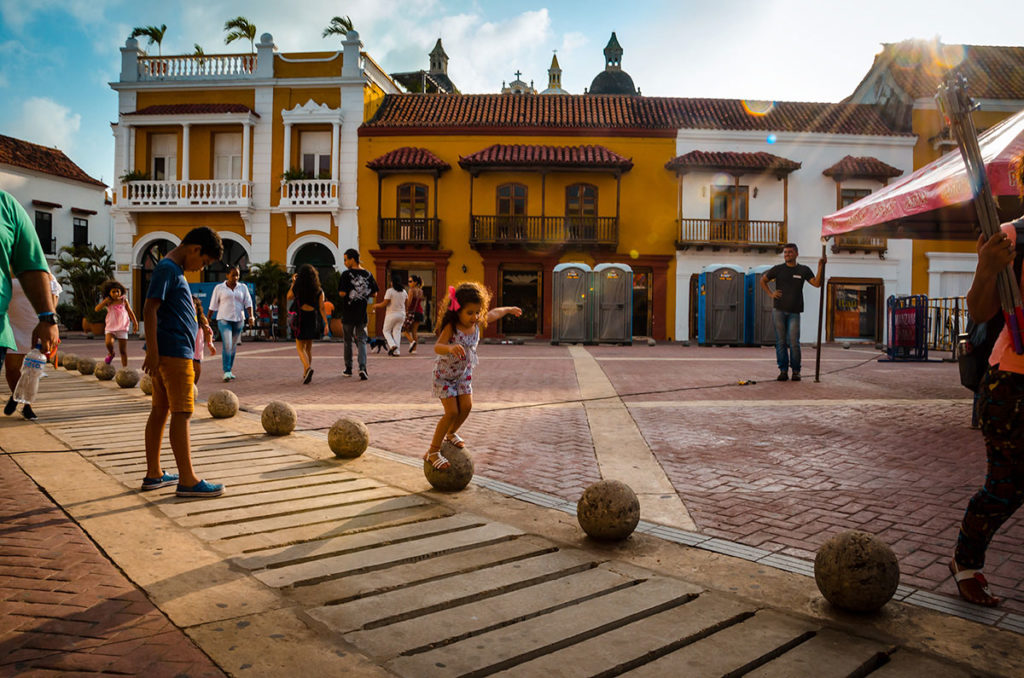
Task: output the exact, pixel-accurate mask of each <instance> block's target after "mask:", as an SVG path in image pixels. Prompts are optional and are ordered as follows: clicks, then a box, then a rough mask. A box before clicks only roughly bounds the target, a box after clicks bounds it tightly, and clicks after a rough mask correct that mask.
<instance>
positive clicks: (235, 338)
mask: <svg viewBox="0 0 1024 678" xmlns="http://www.w3.org/2000/svg"><path fill="white" fill-rule="evenodd" d="M242 325H243V322H242V321H241V320H237V321H231V320H218V321H217V329H218V330H220V341H221V349H220V364H221V367H223V368H224V371H225V372H230V371H231V368H232V367H234V364H235V349H236V348H238V342H239V341H241V340H242Z"/></svg>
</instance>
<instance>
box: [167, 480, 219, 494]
mask: <svg viewBox="0 0 1024 678" xmlns="http://www.w3.org/2000/svg"><path fill="white" fill-rule="evenodd" d="M175 494H176V495H177V496H179V497H219V496H220V495H222V494H224V486H223V485H221V484H220V483H208V482H206V481H205V480H200V481H199V482H198V483H196V484H195V485H193V486H192V487H185V486H184V485H178V491H177V492H175Z"/></svg>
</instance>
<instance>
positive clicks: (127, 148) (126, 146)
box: [118, 122, 135, 178]
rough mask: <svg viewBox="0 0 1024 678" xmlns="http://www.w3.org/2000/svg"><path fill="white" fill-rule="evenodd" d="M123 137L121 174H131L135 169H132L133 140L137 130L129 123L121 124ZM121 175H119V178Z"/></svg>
mask: <svg viewBox="0 0 1024 678" xmlns="http://www.w3.org/2000/svg"><path fill="white" fill-rule="evenodd" d="M118 127H119V128H120V132H121V133H120V134H119V136H120V137H121V172H122V173H124V172H130V171H132V170H133V169H134V168H133V167H132V139H133V138H134V136H135V130H134V128H132V126H131V125H129V124H127V123H124V122H122V123H119V124H118ZM119 177H120V174H119V175H118V178H119Z"/></svg>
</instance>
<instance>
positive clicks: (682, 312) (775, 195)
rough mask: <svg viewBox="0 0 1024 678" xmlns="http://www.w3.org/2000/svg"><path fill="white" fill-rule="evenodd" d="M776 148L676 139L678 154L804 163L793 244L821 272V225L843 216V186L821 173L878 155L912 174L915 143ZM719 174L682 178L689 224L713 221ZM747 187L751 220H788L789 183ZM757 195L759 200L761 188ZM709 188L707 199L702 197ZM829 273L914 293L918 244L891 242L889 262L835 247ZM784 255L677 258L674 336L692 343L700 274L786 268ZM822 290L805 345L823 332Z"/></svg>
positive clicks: (814, 300) (717, 136)
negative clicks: (720, 268) (711, 269)
mask: <svg viewBox="0 0 1024 678" xmlns="http://www.w3.org/2000/svg"><path fill="white" fill-rule="evenodd" d="M774 137H775V139H776V140H775V143H771V144H769V143H768V141H767V138H768V133H767V132H729V131H724V132H723V131H714V130H690V129H683V130H680V131H679V133H678V135H677V137H676V154H677V155H683V154H685V153H689V152H690V151H694V150H700V151H732V152H741V153H754V152H758V151H764V152H767V153H771V154H773V155H777V156H781V157H783V158H787V159H789V160H795V161H796V162H799V163H802V166H801V168H800V169H799V170H796V171H795V172H792V173H791V174H790V175H789V199H788V205H789V219H788V231H787V235H788V240H789V241H791V242H794V243H796V244H797V246H798V247H799V249H800V257H799V259H798V261H799V262H800V263H803V264H806V265H807V266H810V268H811V270H816V266H817V260H818V258H819V257H820V256H821V248H822V243H821V218H822V217H823V216H825V215H827V214H831V213H832V212H835V211H836V184H835V181H833V180H832V179H831V178H830V177H826V176H824V175H823V174H822V172H823V171H824V170H825V169H827V168H829V167H831V166H832V165H834V164H835V163H836V162H838V161H839V160H841V159H842V158H843V157H844V156H847V155H853V156H872V157H875V158H878V159H879V160H881V161H882V162H884V163H887V164H889V165H892V166H893V167H897V168H899V169H902V170H904V172H905V175H906V174H909V173H910V172H911V171H912V168H913V144H914V141H915V139H914V137H881V136H862V135H841V134H795V133H784V132H777V133H775V134H774ZM714 176H715V175H714V174H713V173H709V172H700V173H698V172H694V173H691V174H687V175H686V176H685V177H684V179H683V214H682V216H683V217H684V218H693V219H707V218H708V217H709V216H710V192H709V189H710V184H711V183H712V181H713V178H714ZM740 184H741V185H746V186H749V187H750V202H749V210H750V213H749V218H750V219H752V220H758V219H765V220H771V221H781V220H782V219H783V218H784V216H783V208H782V202H783V197H782V196H783V184H782V181H780V180H776V179H775V178H774V177H771V176H757V175H754V174H750V175H744V176H742V177H740ZM755 186H756V187H757V188H758V196H757V197H756V198H754V197H753V189H754V187H755ZM843 187H844V188H870V189H871V190H873V191H876V190H878V189H880V188H881V187H882V184H881V183H879V182H877V181H865V180H851V181H848V182H844V183H843ZM702 188H703V189H704V192H703V193H702ZM827 253H828V268H827V270H826V278H827V279H832V278H839V277H841V278H847V277H849V278H881V279H882V280H883V281H884V284H885V290H884V294H885V296H886V297H888V296H889V295H891V294H909V293H910V280H911V263H912V261H911V260H912V243H911V242H910V241H909V240H889V243H888V250H887V251H886V253H885V259H880V258H879V257H878V255H877V254H862V253H847V252H842V253H838V254H833V253H832V251H831V241H829V244H828V247H827ZM781 262H782V256H781V254H778V253H776V252H774V251H768V252H764V253H758V252H749V251H740V250H729V249H726V248H723V249H721V250H718V251H712V250H711V249H710V248H705V249H703V250H697V249H696V248H693V247H691V248H690V249H687V250H680V251H678V252H677V253H676V300H677V301H676V327H675V334H674V336H675V337H676V338H677V339H685V338H687V337H688V335H689V322H690V308H689V302H690V292H689V290H690V276H691V275H692V274H693V273H700V271H701V269H703V268H704V267H705V266H707V265H709V264H735V265H738V266H741V267H743V268H744V269H749V268H751V267H753V266H760V265H763V264H775V263H781ZM818 299H819V290H818V289H817V288H813V287H811V286H810V285H806V286H805V287H804V320H803V322H802V323H801V336H800V339H801V341H802V342H813V341H814V340H815V337H816V333H817V315H818V306H819V304H818Z"/></svg>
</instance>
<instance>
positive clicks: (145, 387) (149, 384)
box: [139, 372, 153, 395]
mask: <svg viewBox="0 0 1024 678" xmlns="http://www.w3.org/2000/svg"><path fill="white" fill-rule="evenodd" d="M139 388H140V389H142V392H143V393H145V394H146V395H153V377H151V376H149V375H148V374H146V373H145V372H143V373H142V376H141V377H139Z"/></svg>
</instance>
